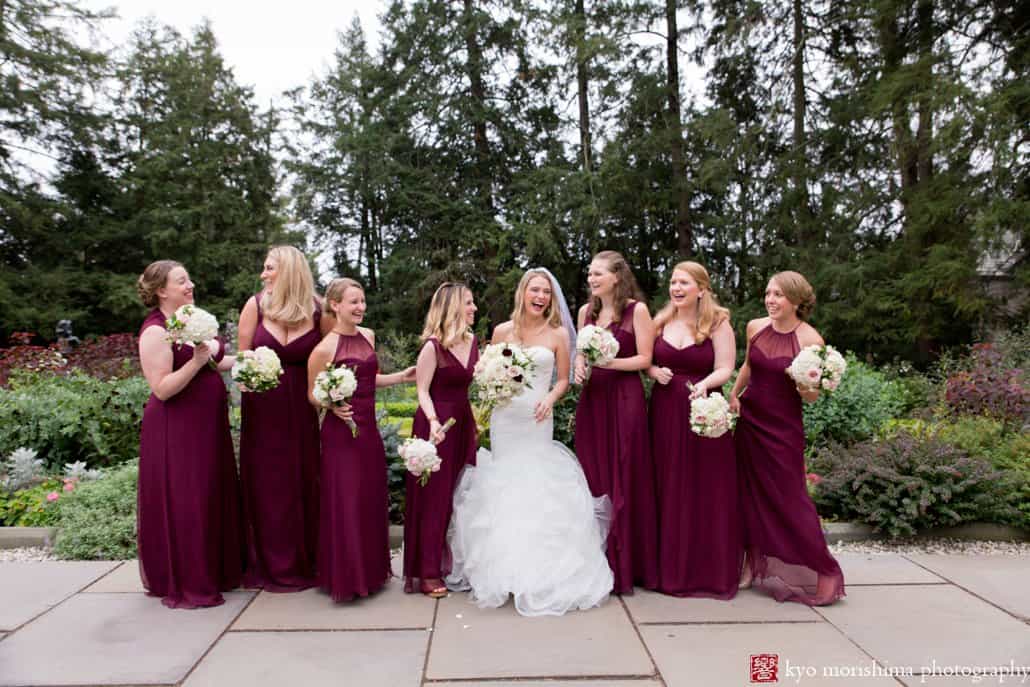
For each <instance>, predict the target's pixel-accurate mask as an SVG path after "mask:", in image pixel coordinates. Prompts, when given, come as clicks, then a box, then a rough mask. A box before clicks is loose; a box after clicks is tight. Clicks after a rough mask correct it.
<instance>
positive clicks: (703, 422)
mask: <svg viewBox="0 0 1030 687" xmlns="http://www.w3.org/2000/svg"><path fill="white" fill-rule="evenodd" d="M736 424H737V415H736V414H735V413H733V412H732V411H730V404H729V402H728V401H727V400H726V399H725V398H723V395H722V394H720V393H719V392H715V393H714V394H709V395H708V396H703V397H701V398H695V399H694V400H692V401H691V402H690V429H691V430H692V431H693V432H694V434H697V435H698V436H702V437H708V438H709V439H715V438H718V437H721V436H722V435H723V434H725V433H726V432H729V431H731V430H732V429H733V428H734V427H735V426H736Z"/></svg>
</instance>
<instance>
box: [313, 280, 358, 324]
mask: <svg viewBox="0 0 1030 687" xmlns="http://www.w3.org/2000/svg"><path fill="white" fill-rule="evenodd" d="M351 287H354V288H355V289H361V292H362V293H364V292H365V287H364V286H362V285H361V282H359V281H357V280H356V279H351V278H350V277H337V278H336V279H333V280H332V281H331V282H329V288H327V289H326V290H325V302H324V303H323V304H322V312H324V313H325V314H326V315H332V314H334V313H333V308H332V303H339V302H340V301H342V300H343V294H344V293H346V292H347V289H349V288H351Z"/></svg>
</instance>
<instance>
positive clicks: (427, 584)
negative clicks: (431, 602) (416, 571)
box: [421, 579, 447, 599]
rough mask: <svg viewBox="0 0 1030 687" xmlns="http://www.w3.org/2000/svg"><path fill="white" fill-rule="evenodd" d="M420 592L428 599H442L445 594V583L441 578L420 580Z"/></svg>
mask: <svg viewBox="0 0 1030 687" xmlns="http://www.w3.org/2000/svg"><path fill="white" fill-rule="evenodd" d="M421 587H422V593H423V594H425V595H426V596H428V597H429V598H430V599H442V598H443V597H445V596H447V585H445V584H444V583H443V580H440V579H436V580H422V584H421Z"/></svg>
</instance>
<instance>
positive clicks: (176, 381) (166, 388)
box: [139, 325, 211, 401]
mask: <svg viewBox="0 0 1030 687" xmlns="http://www.w3.org/2000/svg"><path fill="white" fill-rule="evenodd" d="M173 358H174V356H173V355H172V347H171V346H170V345H169V344H168V341H167V339H166V338H165V330H164V329H162V328H161V327H158V326H156V325H155V326H153V327H147V328H146V329H145V330H144V331H143V334H142V335H141V336H140V338H139V359H140V366H141V367H142V368H143V376H144V377H145V378H146V380H147V384H148V385H149V386H150V390H151V391H152V392H154V395H155V396H157V398H158V399H160V400H162V401H167V400H168V399H170V398H171V397H172V396H175V394H177V393H179V392H180V391H182V390H183V389H185V388H186V385H187V384H189V383H190V380H191V379H193V377H194V376H195V375H196V374H197V372H199V371H200V369H201V368H202V367H204V365H207V361H208V360H210V359H211V349H210V348H208V346H207V344H197V345H196V346H194V347H193V357H192V358H191V359H190V360H189V362H187V363H186V364H185V365H183V366H182V367H180V368H179V369H178V370H175V371H174V372H173V371H172V364H173Z"/></svg>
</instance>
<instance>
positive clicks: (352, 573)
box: [308, 278, 415, 601]
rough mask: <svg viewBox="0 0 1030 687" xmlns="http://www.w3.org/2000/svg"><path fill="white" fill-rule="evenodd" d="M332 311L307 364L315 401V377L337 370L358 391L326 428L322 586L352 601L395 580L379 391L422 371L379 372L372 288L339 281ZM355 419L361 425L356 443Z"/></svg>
mask: <svg viewBox="0 0 1030 687" xmlns="http://www.w3.org/2000/svg"><path fill="white" fill-rule="evenodd" d="M325 311H326V314H328V313H330V312H331V313H333V314H334V315H335V320H336V324H335V326H334V327H333V329H332V331H330V332H329V334H328V335H326V337H325V338H324V339H322V342H321V343H319V344H318V345H317V346H316V347H315V350H314V351H313V352H312V353H311V359H310V360H309V361H308V400H309V401H310V402H311V403H313V404H315V405H317V401H315V398H314V396H313V395H312V390H313V389H314V384H315V378H316V377H317V376H318V373H319V372H322V371H323V370H325V369H326V366H327V365H330V364H331V365H333V366H335V367H341V366H347V367H350V368H352V369H353V370H354V374H355V376H356V377H357V380H358V387H357V390H356V391H355V392H354V395H353V396H351V398H350V401H349V402H348V403H346V404H344V405H343V406H340V407H334V408H331V409H329V411H328V412H327V414H326V416H325V420H324V421H323V423H322V459H321V462H322V470H321V480H320V482H321V485H320V486H321V494H320V499H319V501H320V505H321V517H320V522H319V529H318V555H317V557H316V558H317V565H318V585H319V586H320V587H321V588H322V589H323V590H325V591H326V592H327V593H328V594H329V595H330V596H331V597H332V599H333V601H348V600H350V599H354V598H356V597H362V596H369V595H371V594H374V593H375V592H377V591H378V590H379V589H380V588H382V586H383V585H384V584H386V581H387V580H388V579H389V578H390V544H389V533H388V530H389V520H388V518H389V505H388V501H389V496H388V493H387V487H386V451H385V449H384V448H383V439H382V437H381V436H380V435H379V427H378V426H377V425H376V418H375V390H376V388H377V387H383V386H392V385H394V384H401V383H403V382H410V381H414V377H415V368H413V367H412V368H408V369H407V370H405V371H404V372H397V373H394V374H389V375H381V374H378V369H379V363H378V360H377V359H376V353H375V332H373V331H372V330H371V329H366V328H365V327H362V326H360V325H361V322H362V320H363V319H364V317H365V290H364V289H363V288H362V286H361V284H359V283H358V282H356V281H354V280H353V279H347V278H342V279H334V280H333V281H332V283H331V284H329V288H328V289H327V290H326V294H325ZM348 420H353V422H354V423H355V424H356V425H357V429H358V435H357V436H356V437H355V436H353V435H352V433H351V429H350V427H348V426H347V421H348Z"/></svg>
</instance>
